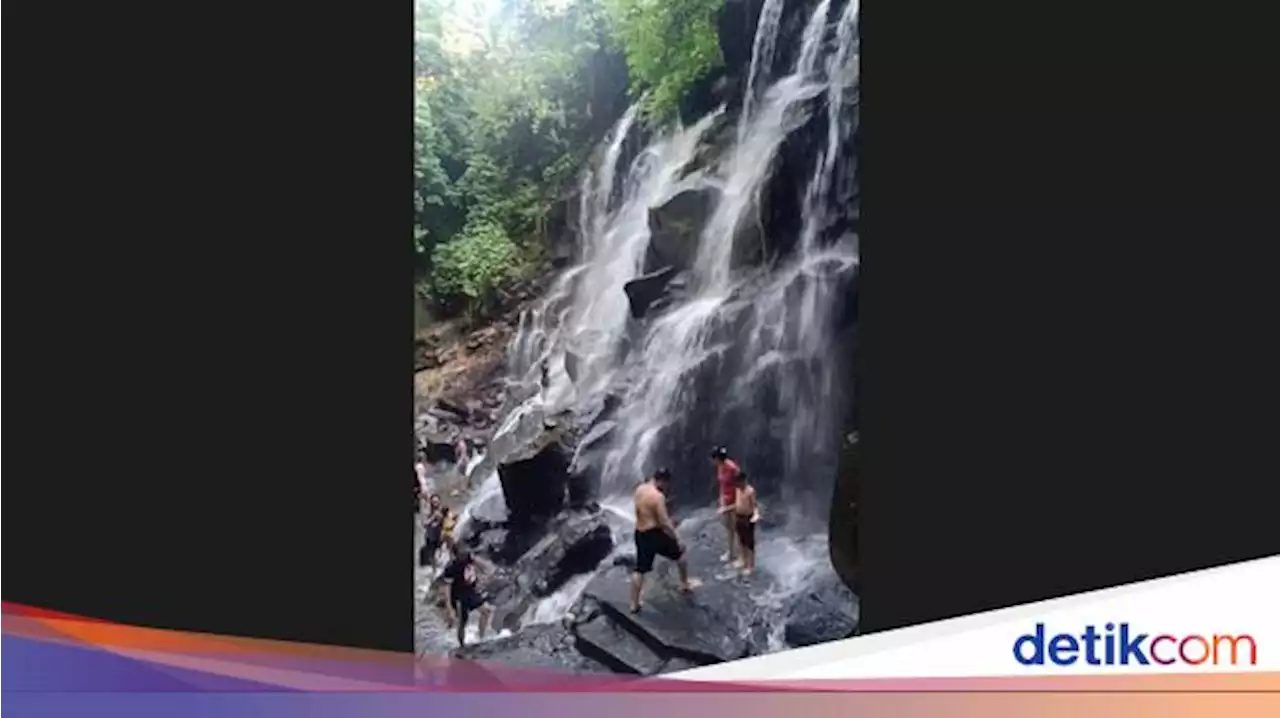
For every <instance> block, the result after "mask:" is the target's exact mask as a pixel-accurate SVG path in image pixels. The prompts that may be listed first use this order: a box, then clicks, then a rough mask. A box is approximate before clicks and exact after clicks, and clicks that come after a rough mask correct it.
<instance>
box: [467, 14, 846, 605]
mask: <svg viewBox="0 0 1280 718" xmlns="http://www.w3.org/2000/svg"><path fill="white" fill-rule="evenodd" d="M795 1H796V0H792V2H795ZM836 2H837V3H838V0H836ZM831 6H832V0H820V2H819V3H818V4H817V5H816V7H814V8H813V11H812V13H811V14H810V15H809V17H808V21H807V22H806V24H805V25H804V29H803V32H802V35H801V37H800V38H799V48H798V52H797V53H796V54H795V56H794V61H793V62H792V66H791V67H790V68H789V71H788V72H787V74H786V75H785V76H783V77H782V78H781V79H779V80H777V81H776V82H771V81H770V80H771V71H772V65H773V64H774V63H773V57H774V51H775V40H776V36H777V34H778V31H779V25H780V22H781V18H782V16H783V14H784V10H785V0H765V3H764V7H763V9H762V11H761V16H760V19H759V22H758V25H757V30H756V36H755V38H754V42H753V50H752V61H751V67H750V73H749V77H748V80H747V85H746V89H745V91H744V97H743V109H742V111H741V114H740V116H739V118H738V123H737V127H736V132H735V133H734V141H733V142H732V143H731V144H730V145H729V146H728V147H725V148H722V150H721V151H720V152H719V154H718V157H717V159H715V160H714V161H713V162H711V163H709V164H708V166H707V167H705V168H703V169H699V168H698V167H697V166H696V165H697V164H701V162H700V161H697V162H696V160H698V158H699V157H700V153H701V152H703V150H704V149H705V148H704V141H705V140H706V139H707V138H708V137H709V136H710V134H711V130H712V128H713V127H715V125H716V124H717V122H718V121H719V119H720V117H721V111H717V112H714V113H711V114H710V115H708V116H706V117H704V118H703V119H702V120H700V121H698V122H697V123H695V124H694V125H693V126H691V127H689V128H683V127H677V128H675V129H674V130H672V131H671V132H669V133H667V134H661V135H659V136H658V137H657V138H656V139H654V140H653V141H652V142H650V143H649V144H648V146H647V147H645V148H644V149H643V150H641V151H640V152H639V154H638V155H637V156H636V158H635V159H634V161H632V162H631V164H630V166H629V167H628V169H627V171H626V173H625V175H624V176H623V177H622V178H621V182H619V170H620V168H619V164H620V163H621V160H622V156H623V151H622V148H623V145H624V143H625V142H626V140H627V139H628V137H629V136H631V135H632V133H633V126H634V125H635V123H636V121H637V108H636V107H633V108H631V109H630V110H628V111H627V113H626V114H625V115H624V116H623V117H622V118H621V119H620V120H619V121H618V123H617V125H616V126H615V128H614V130H613V131H612V133H611V135H610V136H609V137H607V138H606V140H605V143H604V144H603V150H602V151H601V152H598V153H597V155H596V163H595V165H594V166H593V167H591V168H590V169H589V170H588V171H587V172H586V173H584V175H583V179H582V183H581V192H582V196H581V199H580V205H579V215H580V216H579V222H578V230H579V242H580V246H579V264H578V265H577V266H575V267H574V268H572V269H570V270H568V271H566V272H565V273H563V274H562V275H561V276H560V277H559V279H558V280H557V281H556V283H555V285H554V286H553V287H552V288H551V290H550V292H549V293H548V295H547V297H546V299H545V300H544V301H543V302H542V303H541V304H540V305H539V306H538V307H537V308H536V309H533V310H530V311H529V312H527V313H525V314H523V315H522V316H521V318H520V324H519V328H518V331H517V335H516V337H515V339H514V340H513V342H512V346H511V351H510V357H509V367H508V368H509V372H510V376H511V379H510V382H509V383H510V384H511V386H512V387H513V391H512V392H510V394H509V396H510V398H509V399H508V405H507V406H506V407H505V408H504V411H506V412H507V415H506V417H505V419H504V421H503V422H502V425H501V426H500V427H499V429H498V431H497V432H496V433H495V435H494V438H493V439H492V441H491V442H490V445H491V446H490V451H489V454H490V455H491V456H501V455H502V454H503V453H504V452H505V450H506V449H505V446H506V445H507V444H509V443H511V442H516V441H518V440H519V439H520V437H521V435H523V434H524V433H525V432H526V430H528V431H536V430H537V426H538V425H540V424H541V422H542V419H543V418H545V417H547V416H548V415H550V414H551V413H553V412H555V411H557V410H559V409H564V408H572V407H575V406H584V405H589V404H591V403H593V402H599V401H600V400H601V399H602V398H603V397H604V396H605V395H607V394H608V393H609V392H616V391H618V387H619V386H620V385H621V386H626V387H628V389H627V393H626V397H625V401H624V402H623V403H622V407H621V409H620V411H619V413H618V415H617V416H616V419H615V421H616V428H615V430H614V431H613V432H612V433H611V434H610V435H609V436H608V438H607V439H606V442H607V443H606V444H605V446H606V449H607V451H606V452H605V453H604V458H603V461H602V466H601V467H600V471H599V476H600V486H599V494H600V504H601V505H602V506H603V507H605V508H606V513H607V514H608V518H609V521H610V523H611V525H612V527H613V532H614V538H615V540H616V541H619V542H624V541H625V539H626V537H627V534H628V533H629V531H630V526H631V523H630V522H631V518H630V490H631V488H632V487H633V486H634V485H635V483H636V481H638V480H639V479H640V478H641V477H642V476H644V475H645V473H646V472H648V471H650V470H652V469H653V468H654V467H655V466H656V465H657V464H659V463H662V464H667V465H671V464H672V463H675V464H679V463H680V457H679V456H678V455H679V454H681V452H685V453H687V452H688V451H689V449H688V447H693V451H694V452H695V453H698V454H699V455H701V456H705V453H704V452H705V450H706V447H707V444H709V443H711V442H712V441H714V442H715V443H724V442H727V441H730V438H729V437H727V436H724V435H723V434H722V435H721V436H723V437H724V438H721V437H718V436H711V435H709V434H711V433H713V432H714V431H726V430H728V429H729V427H733V429H732V431H733V432H735V433H734V434H733V436H732V440H733V441H737V442H739V443H741V444H743V445H748V444H753V445H758V446H762V447H766V449H765V450H766V451H769V452H773V453H777V454H779V455H781V457H782V460H781V461H779V462H777V464H778V465H777V466H776V467H772V466H771V467H770V468H768V469H763V470H764V471H765V472H766V473H768V472H769V471H772V472H773V473H776V474H777V476H773V477H772V483H773V485H774V486H776V487H779V488H780V489H781V491H782V495H784V496H785V495H786V492H788V491H792V490H796V491H799V492H801V493H803V492H804V491H809V490H811V489H812V490H816V491H818V493H821V488H822V480H821V479H820V478H818V477H817V474H819V473H821V472H822V471H823V469H822V468H820V467H819V466H817V465H816V464H818V463H820V462H815V461H814V460H813V459H812V457H813V456H815V455H816V454H819V453H821V452H822V451H824V450H825V447H826V446H827V443H828V442H827V441H826V439H825V437H826V436H827V435H828V434H831V433H833V431H832V430H833V429H834V428H835V424H836V417H835V416H834V415H833V413H832V410H831V409H830V407H831V406H832V405H833V404H835V402H832V401H830V397H831V396H832V392H833V391H835V389H836V387H835V384H836V383H837V376H836V371H837V370H836V369H835V362H834V361H833V358H834V356H833V352H834V351H835V349H834V348H833V346H832V344H833V342H832V340H831V338H830V331H829V324H830V322H831V320H832V317H833V313H834V311H835V305H836V304H837V303H838V297H839V294H840V292H841V291H843V290H842V286H843V283H844V281H845V279H846V278H847V276H848V274H849V273H850V271H851V270H852V269H854V268H856V263H857V252H856V245H855V242H854V240H853V238H852V237H851V236H849V237H845V238H837V241H834V242H832V241H825V240H824V235H825V234H827V233H828V232H827V230H828V229H829V227H830V226H831V225H832V223H833V220H834V219H835V218H836V217H837V215H838V214H839V210H838V209H836V208H833V206H832V205H833V204H835V203H837V202H838V201H842V200H839V199H838V198H833V197H832V194H833V192H832V185H833V177H834V175H835V174H836V171H837V168H838V166H839V165H840V164H841V163H840V161H839V156H840V150H841V149H842V148H844V147H846V146H847V142H848V141H849V138H850V136H851V133H852V121H851V119H850V118H849V117H848V116H849V115H850V113H849V112H848V105H849V102H848V99H847V98H848V96H849V95H850V94H851V92H850V88H852V87H855V83H856V78H857V58H858V50H857V14H858V10H857V0H849V2H848V4H847V5H845V6H844V8H843V11H842V12H841V15H840V17H839V19H838V20H837V21H836V22H835V23H834V25H835V30H834V33H833V32H831V25H832V23H831V21H830V18H829V15H830V13H831ZM829 37H830V38H833V40H834V41H833V42H830V41H829ZM824 59H825V62H824ZM761 88H763V89H761ZM854 92H856V90H855V91H854ZM819 102H824V103H825V105H826V112H825V117H821V118H815V120H825V124H826V130H825V133H823V134H824V135H825V136H824V137H823V139H824V140H825V142H824V143H822V144H823V146H822V147H821V148H820V149H818V150H817V152H816V155H815V156H814V157H813V159H812V162H813V165H812V167H813V169H812V173H811V176H810V177H809V178H808V181H807V184H806V185H805V186H804V187H803V192H804V195H803V199H802V200H801V204H802V210H801V211H802V214H803V217H802V227H801V229H800V236H799V237H798V238H796V240H797V241H795V242H794V244H793V246H794V247H795V249H794V251H793V252H792V253H791V256H790V257H789V258H788V259H787V260H786V262H785V264H783V265H782V266H780V267H777V268H772V267H768V266H765V267H757V268H755V269H752V268H750V267H749V266H741V267H740V266H738V265H749V264H750V262H736V257H735V251H736V250H738V249H740V248H739V247H738V246H737V245H738V244H739V243H740V242H739V240H740V239H741V238H742V237H743V236H744V234H747V233H746V232H745V231H744V230H745V229H750V228H751V227H750V224H749V223H750V222H758V215H759V210H760V195H761V192H762V189H763V188H764V186H765V184H766V182H768V180H769V179H770V175H771V172H772V170H773V168H774V166H775V159H776V158H777V156H778V154H779V152H780V149H781V147H782V146H783V144H784V142H785V141H786V140H787V138H788V136H789V135H790V134H791V133H792V132H793V131H795V130H796V129H797V128H799V127H801V126H804V124H805V123H806V122H807V121H809V120H810V118H811V116H812V114H813V111H814V109H815V107H814V106H815V105H816V104H818V103H819ZM722 109H723V108H722ZM807 161H808V160H806V162H807ZM619 184H620V185H621V186H620V187H619V186H618V185H619ZM691 188H694V189H698V190H699V191H706V192H709V193H711V195H712V196H713V197H714V203H713V204H712V206H711V211H710V214H709V216H708V217H707V219H706V222H705V224H704V226H703V228H702V230H701V232H700V234H699V237H698V247H697V249H696V253H695V254H694V257H693V263H692V266H691V267H690V268H689V270H688V277H687V280H688V281H687V285H686V286H688V287H689V288H690V289H691V290H692V291H691V293H690V294H689V295H687V297H686V298H684V299H683V300H682V301H676V302H674V303H673V304H671V305H670V306H669V308H667V309H665V310H662V311H661V313H657V314H656V315H655V316H652V317H649V318H648V319H647V329H645V331H644V333H643V334H641V335H638V336H637V335H635V334H634V333H633V332H632V331H631V330H632V329H633V328H634V327H635V325H634V322H633V320H632V319H631V318H630V311H629V305H628V299H627V296H626V295H625V293H624V292H623V291H622V287H623V285H624V284H625V283H627V282H628V281H630V280H632V279H635V278H637V277H638V276H640V274H641V273H642V271H643V266H644V262H645V253H646V249H647V248H648V244H649V239H650V231H649V212H650V209H652V208H655V207H659V206H661V205H662V204H663V203H665V202H666V201H667V200H668V199H670V198H671V197H673V196H675V195H676V194H678V193H679V192H681V191H684V190H687V189H691ZM798 189H800V188H798ZM571 367H572V368H571ZM620 380H622V381H621V382H620ZM707 407H710V408H707ZM693 415H697V418H690V417H691V416H693ZM741 416H746V417H748V419H749V423H750V425H749V426H747V425H743V426H742V427H741V429H740V430H739V429H738V428H737V426H736V425H735V424H734V423H733V419H732V418H729V417H741ZM726 422H728V424H727V425H726ZM779 423H780V424H781V425H782V426H783V428H782V430H775V424H779ZM703 461H705V459H703ZM685 463H686V464H687V463H688V462H685ZM761 463H763V462H761ZM828 468H830V467H828ZM752 469H753V474H755V475H757V476H758V477H759V476H760V473H759V472H757V471H756V470H755V469H756V466H755V465H754V464H753V465H752ZM475 471H476V472H477V476H480V477H481V478H482V481H481V482H480V488H479V490H478V491H477V492H476V494H475V495H473V496H472V497H471V500H470V502H469V503H468V505H467V508H466V509H464V510H463V521H464V522H469V521H470V520H471V516H472V515H473V513H474V509H475V507H477V506H479V505H480V504H481V503H483V502H491V501H494V500H495V497H496V496H500V495H501V486H500V483H499V481H498V478H497V473H496V470H495V469H494V468H493V466H492V465H490V464H488V463H486V464H484V465H482V466H480V467H477V468H475ZM704 471H705V472H707V473H709V467H707V468H706V469H704ZM829 473H833V472H829ZM700 478H701V477H696V476H688V477H678V479H677V480H678V481H681V482H686V483H688V484H699V483H706V484H709V483H710V480H709V476H708V477H706V480H705V481H699V480H700ZM784 503H790V502H786V501H780V502H779V505H782V504H784ZM796 506H801V504H799V503H797V504H796ZM823 508H825V506H824V507H823ZM823 519H824V520H825V516H824V517H823ZM699 520H701V519H699ZM459 533H460V534H461V533H463V531H461V530H460V532H459ZM816 534H817V532H816V531H814V530H813V528H812V527H800V526H796V527H795V528H794V529H792V528H788V529H786V530H785V531H784V532H783V533H782V534H775V535H773V536H772V537H767V538H765V539H763V540H762V542H761V546H760V552H759V565H760V568H761V569H762V570H763V571H766V572H769V573H771V574H776V575H774V583H773V584H772V585H773V588H772V589H771V593H770V594H769V596H768V597H766V598H765V599H763V600H765V601H766V603H768V604H770V606H772V607H773V608H774V609H776V607H777V605H780V604H781V603H782V602H784V601H785V600H786V597H787V596H789V595H792V594H793V593H794V592H795V591H798V590H801V589H802V588H803V584H804V582H805V581H806V580H807V578H806V577H807V576H809V575H810V572H809V568H812V567H813V566H816V565H817V564H818V563H819V562H820V561H821V560H822V556H824V555H825V548H821V549H818V548H814V547H825V541H821V540H819V538H820V537H819V536H817V535H816ZM811 549H812V550H811ZM783 564H785V566H784V565H783ZM807 567H808V568H807ZM587 583H588V579H587V578H584V577H578V578H575V579H572V580H570V581H569V583H568V584H566V585H565V586H564V587H563V588H561V590H560V591H558V592H556V593H555V594H553V595H551V596H549V597H547V598H545V599H543V600H542V601H540V602H538V603H535V604H533V605H531V606H530V608H529V609H528V610H527V612H526V613H525V614H524V616H523V620H522V621H521V623H522V624H530V623H545V622H548V621H554V620H556V619H557V618H559V617H560V616H562V615H563V613H564V612H565V611H567V610H568V609H569V607H570V606H572V605H573V602H574V600H575V599H576V598H577V596H578V594H580V593H581V591H582V590H583V589H584V588H585V586H586V585H587Z"/></svg>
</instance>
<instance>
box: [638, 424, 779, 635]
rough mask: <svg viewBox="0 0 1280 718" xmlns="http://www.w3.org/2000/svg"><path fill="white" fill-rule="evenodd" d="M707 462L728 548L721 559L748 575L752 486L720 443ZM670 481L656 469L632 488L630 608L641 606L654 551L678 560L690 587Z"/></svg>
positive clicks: (683, 582)
mask: <svg viewBox="0 0 1280 718" xmlns="http://www.w3.org/2000/svg"><path fill="white" fill-rule="evenodd" d="M711 461H712V463H713V464H714V466H715V472H716V474H715V475H716V492H717V496H718V512H719V516H720V520H721V522H722V523H723V525H724V527H725V531H726V540H727V550H726V551H725V553H724V554H723V555H722V556H721V557H720V560H721V561H723V562H725V563H728V564H730V565H732V566H733V567H734V568H737V569H741V571H742V574H743V575H744V576H751V575H752V574H753V573H754V572H755V568H756V524H757V523H758V522H759V521H760V507H759V504H758V503H757V502H756V490H755V487H753V486H752V485H751V482H750V479H749V478H748V477H747V473H746V472H745V471H743V470H742V467H740V466H738V464H737V462H735V461H734V460H733V459H731V458H729V452H728V450H726V449H725V448H724V447H716V448H715V449H713V450H712V451H711ZM670 486H671V472H670V471H669V470H667V469H658V470H657V471H655V472H653V475H652V476H650V477H648V478H646V479H645V480H644V481H643V482H641V483H640V485H639V486H637V487H636V490H635V495H634V499H635V510H636V531H635V542H636V565H635V570H634V571H633V572H632V574H631V606H630V609H631V612H632V613H639V612H640V609H641V608H642V603H641V594H642V593H643V591H644V579H645V575H646V574H648V573H650V572H651V571H652V570H653V564H654V560H655V559H656V558H657V557H658V556H662V557H663V558H667V559H670V560H672V561H675V562H676V568H677V569H678V570H679V573H680V590H681V591H682V592H684V593H689V592H690V591H692V590H693V583H691V582H690V580H689V563H688V559H687V557H686V551H685V545H684V542H683V541H682V540H681V539H680V534H679V532H678V531H677V530H676V525H675V523H674V522H673V521H672V520H671V515H670V514H669V513H668V512H667V493H668V491H669V490H670Z"/></svg>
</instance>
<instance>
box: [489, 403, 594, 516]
mask: <svg viewBox="0 0 1280 718" xmlns="http://www.w3.org/2000/svg"><path fill="white" fill-rule="evenodd" d="M576 449H577V447H576V445H575V442H574V437H573V435H572V432H571V431H570V427H569V426H568V425H567V424H563V423H555V420H551V419H548V420H545V423H544V425H543V428H542V430H541V432H540V433H538V434H537V435H536V436H535V437H534V438H533V439H532V440H530V441H529V442H528V443H526V444H524V445H523V446H520V447H518V448H516V449H515V450H514V451H512V452H511V453H509V454H508V455H507V456H506V457H505V458H504V459H503V460H502V461H501V462H500V463H499V464H498V478H499V480H500V481H501V482H502V495H503V497H504V499H505V501H506V506H507V511H508V513H509V517H508V520H509V521H510V522H511V523H514V524H517V525H521V526H529V525H534V524H537V523H538V522H539V521H542V520H545V519H547V518H550V517H551V516H554V515H555V514H556V513H557V512H558V511H560V510H561V509H562V508H564V506H565V501H566V490H567V488H568V484H569V465H570V463H571V462H572V460H573V455H574V453H575V451H576Z"/></svg>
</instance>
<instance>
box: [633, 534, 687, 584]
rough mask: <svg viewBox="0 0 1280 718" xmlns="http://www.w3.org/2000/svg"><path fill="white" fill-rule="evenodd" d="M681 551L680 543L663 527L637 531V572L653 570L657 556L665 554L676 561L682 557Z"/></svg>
mask: <svg viewBox="0 0 1280 718" xmlns="http://www.w3.org/2000/svg"><path fill="white" fill-rule="evenodd" d="M680 553H681V552H680V544H679V543H677V542H676V540H675V539H674V538H672V537H671V534H669V533H667V532H666V531H663V530H662V529H661V528H652V529H648V530H647V531H637V532H636V573H649V572H650V571H652V570H653V559H654V557H655V556H665V557H667V558H669V559H671V560H673V561H674V560H675V559H678V558H680Z"/></svg>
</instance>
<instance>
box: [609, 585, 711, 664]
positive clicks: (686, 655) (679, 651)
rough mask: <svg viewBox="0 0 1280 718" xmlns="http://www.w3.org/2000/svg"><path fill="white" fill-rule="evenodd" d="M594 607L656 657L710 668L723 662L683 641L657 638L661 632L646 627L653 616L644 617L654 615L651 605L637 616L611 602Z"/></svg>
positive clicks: (654, 611)
mask: <svg viewBox="0 0 1280 718" xmlns="http://www.w3.org/2000/svg"><path fill="white" fill-rule="evenodd" d="M596 605H598V606H599V607H600V610H601V613H602V614H604V615H605V616H607V617H608V618H609V619H610V620H612V621H613V622H614V623H615V624H617V625H618V626H619V627H621V628H622V629H623V630H625V631H626V632H627V633H629V634H631V635H632V636H634V637H635V638H637V639H639V640H640V642H641V643H643V644H644V645H645V646H647V647H648V648H649V650H650V651H652V652H653V653H655V654H657V655H660V656H664V657H668V658H681V659H684V660H685V661H688V662H690V663H693V664H694V665H697V666H710V665H713V664H716V663H723V662H724V660H725V659H724V658H722V657H720V656H717V655H715V654H713V653H708V652H705V651H702V650H699V649H698V648H696V647H694V646H691V645H682V643H684V642H683V641H680V642H676V641H670V640H664V639H663V638H661V637H659V634H660V633H663V631H658V630H653V629H651V628H649V627H648V626H647V625H646V624H647V623H649V622H651V621H652V619H653V618H654V616H653V615H646V612H648V614H654V613H656V610H655V607H653V606H651V605H646V606H645V607H644V608H643V609H642V610H641V612H640V613H639V614H633V613H631V612H630V611H629V610H627V609H626V607H624V606H622V605H619V604H617V603H615V602H613V601H607V600H597V601H596ZM657 610H660V609H657Z"/></svg>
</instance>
